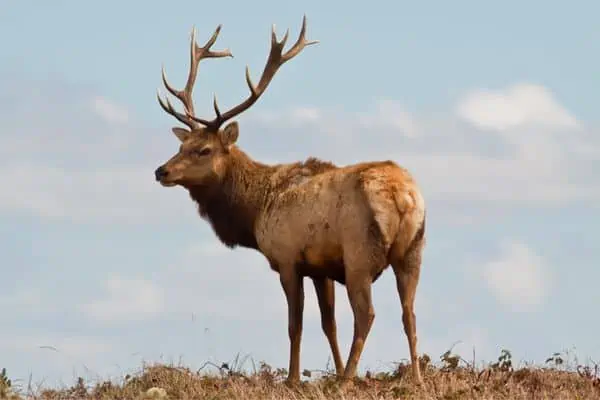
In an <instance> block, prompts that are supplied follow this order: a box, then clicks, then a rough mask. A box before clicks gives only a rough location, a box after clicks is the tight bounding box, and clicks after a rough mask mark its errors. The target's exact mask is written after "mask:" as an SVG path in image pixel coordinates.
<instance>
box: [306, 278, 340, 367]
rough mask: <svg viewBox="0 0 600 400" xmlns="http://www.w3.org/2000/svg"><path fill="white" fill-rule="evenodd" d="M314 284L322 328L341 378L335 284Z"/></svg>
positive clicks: (318, 280) (317, 280) (321, 281)
mask: <svg viewBox="0 0 600 400" xmlns="http://www.w3.org/2000/svg"><path fill="white" fill-rule="evenodd" d="M313 283H314V286H315V292H316V293H317V300H318V301H319V309H320V310H321V327H322V328H323V332H324V333H325V336H326V337H327V341H328V342H329V347H330V348H331V354H332V356H333V361H334V363H335V371H336V373H337V375H338V376H341V375H342V374H343V373H344V363H343V361H342V357H341V355H340V349H339V345H338V340H337V327H336V323H335V287H334V282H333V280H331V279H329V278H314V279H313Z"/></svg>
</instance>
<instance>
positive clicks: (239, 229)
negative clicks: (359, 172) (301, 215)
mask: <svg viewBox="0 0 600 400" xmlns="http://www.w3.org/2000/svg"><path fill="white" fill-rule="evenodd" d="M333 168H336V166H335V165H334V164H332V163H330V162H326V161H321V160H318V159H316V158H309V159H307V160H306V161H304V162H296V163H293V164H282V165H266V164H263V163H260V162H257V161H254V160H252V159H251V158H250V157H249V156H248V155H247V154H246V153H244V152H243V151H242V150H240V149H239V148H238V147H236V146H232V148H231V150H230V154H229V164H228V166H227V170H226V172H225V175H224V177H223V179H222V180H221V182H218V183H214V184H212V185H206V186H192V187H188V191H189V193H190V196H191V197H192V199H193V200H194V201H195V202H196V203H197V204H198V212H199V213H200V216H201V217H202V218H204V219H207V220H208V221H209V222H210V224H211V226H212V228H213V230H214V232H215V234H216V235H217V236H218V238H219V239H220V240H221V242H223V243H224V244H225V245H226V246H228V247H231V248H233V247H235V246H242V247H248V248H251V249H256V250H258V244H257V242H256V236H255V234H254V225H255V223H256V219H257V218H258V216H259V214H260V212H261V210H264V209H265V207H266V206H267V204H268V201H269V198H270V196H271V194H272V193H273V192H278V191H281V190H285V188H286V187H289V186H290V185H294V183H295V182H298V178H299V177H304V178H306V177H310V176H313V175H316V174H319V173H321V172H324V171H327V170H330V169H333Z"/></svg>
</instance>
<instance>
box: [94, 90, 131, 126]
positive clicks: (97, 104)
mask: <svg viewBox="0 0 600 400" xmlns="http://www.w3.org/2000/svg"><path fill="white" fill-rule="evenodd" d="M92 108H93V110H94V112H96V113H97V114H98V115H99V116H100V117H102V118H104V119H105V120H106V121H107V122H110V123H113V124H125V123H127V121H128V120H129V113H128V112H127V110H126V109H125V108H124V107H121V106H118V105H116V104H115V103H113V102H111V101H110V100H108V99H107V98H105V97H102V96H95V97H94V98H93V99H92Z"/></svg>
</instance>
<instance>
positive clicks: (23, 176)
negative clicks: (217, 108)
mask: <svg viewBox="0 0 600 400" xmlns="http://www.w3.org/2000/svg"><path fill="white" fill-rule="evenodd" d="M0 180H2V181H3V182H4V184H5V185H6V187H9V188H11V190H6V191H3V192H2V194H1V195H0V210H2V209H4V210H9V211H12V212H17V213H23V212H25V213H30V214H34V215H37V216H40V217H44V218H51V219H68V220H74V221H88V222H89V221H96V222H100V223H112V222H116V221H120V222H122V223H128V222H134V223H135V222H137V223H139V222H143V221H148V219H151V220H153V221H156V220H168V219H169V218H172V217H175V218H185V217H189V216H191V215H195V214H196V211H195V209H194V206H193V204H192V203H191V202H190V201H189V199H188V197H187V196H186V195H185V194H184V193H183V191H173V190H172V191H168V190H164V188H161V187H160V186H159V185H157V184H156V182H154V180H153V177H152V169H151V168H150V167H149V166H148V167H144V166H135V165H125V166H115V167H112V166H103V168H100V169H91V168H81V169H71V168H69V169H67V168H61V167H53V166H47V165H46V166H45V165H40V164H32V163H20V164H17V163H15V164H7V165H4V166H0Z"/></svg>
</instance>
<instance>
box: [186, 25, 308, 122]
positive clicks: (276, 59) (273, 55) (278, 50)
mask: <svg viewBox="0 0 600 400" xmlns="http://www.w3.org/2000/svg"><path fill="white" fill-rule="evenodd" d="M288 34H289V29H288V30H287V31H286V33H285V35H284V36H283V38H282V39H281V41H278V40H277V34H276V33H275V25H273V27H272V29H271V50H270V52H269V57H268V59H267V63H266V65H265V67H264V70H263V73H262V75H261V77H260V80H259V82H258V85H256V86H255V85H254V84H253V83H252V79H251V78H250V69H249V68H248V66H246V83H247V84H248V88H249V89H250V96H248V98H246V100H244V101H243V102H242V103H240V104H238V105H237V106H235V107H233V108H232V109H230V110H228V111H227V112H225V113H220V111H219V108H218V106H217V103H216V97H215V101H214V102H213V105H214V108H215V112H216V114H217V116H216V118H215V119H213V120H211V121H206V120H203V119H200V118H197V117H196V116H194V115H193V110H187V109H186V114H187V116H188V117H189V118H191V119H192V120H194V121H196V122H200V123H201V124H203V125H205V126H207V127H208V128H210V129H211V130H213V131H216V130H218V129H219V127H220V126H221V125H222V124H223V123H224V122H225V121H227V120H229V119H231V118H233V117H235V116H236V115H238V114H240V113H242V112H243V111H245V110H247V109H248V108H249V107H251V106H252V105H253V104H254V103H255V102H256V101H257V100H258V99H259V98H260V96H261V95H262V94H263V93H264V91H265V90H266V88H267V86H268V85H269V83H270V82H271V80H272V79H273V77H274V76H275V73H276V72H277V70H278V69H279V67H281V66H282V65H283V64H284V63H285V62H286V61H289V60H291V59H292V58H293V57H295V56H296V55H298V54H299V53H300V52H301V51H302V50H303V49H304V47H306V46H309V45H311V44H316V43H318V42H319V41H318V40H312V41H307V40H306V38H305V36H306V15H304V17H303V18H302V29H301V30H300V35H299V37H298V40H297V41H296V43H295V44H294V46H293V47H292V48H291V49H290V50H288V51H287V52H286V53H285V54H282V52H283V47H284V46H285V43H286V41H287V39H288Z"/></svg>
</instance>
